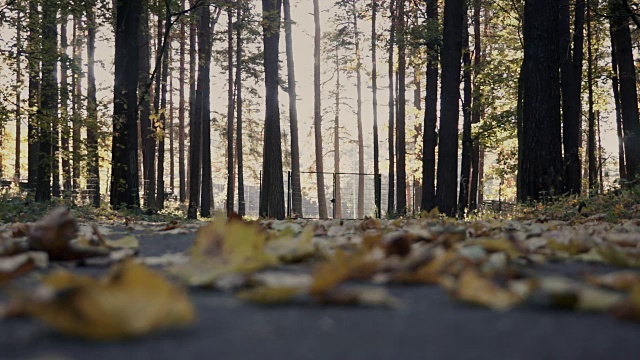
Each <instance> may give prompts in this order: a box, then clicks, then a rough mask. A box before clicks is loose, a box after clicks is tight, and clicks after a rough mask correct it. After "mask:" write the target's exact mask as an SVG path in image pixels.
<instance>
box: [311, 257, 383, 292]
mask: <svg viewBox="0 0 640 360" xmlns="http://www.w3.org/2000/svg"><path fill="white" fill-rule="evenodd" d="M380 256H384V253H382V252H380ZM381 267H382V262H381V259H380V258H378V257H377V252H375V251H372V252H368V253H356V254H352V255H349V254H347V253H345V252H344V251H342V250H340V249H338V250H337V251H336V253H335V254H334V256H333V258H330V259H328V260H327V261H325V262H322V263H320V264H318V265H317V266H316V267H315V269H314V271H313V282H312V283H311V294H314V295H317V294H320V293H325V292H327V291H329V290H332V289H334V288H335V287H336V286H337V285H338V284H340V283H342V282H344V281H347V280H350V279H362V280H365V279H370V278H371V277H372V276H373V275H374V274H375V273H376V272H378V271H379V270H380V268H381Z"/></svg>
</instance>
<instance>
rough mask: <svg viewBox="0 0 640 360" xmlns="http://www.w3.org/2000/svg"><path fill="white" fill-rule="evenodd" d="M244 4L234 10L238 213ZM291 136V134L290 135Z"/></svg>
mask: <svg viewBox="0 0 640 360" xmlns="http://www.w3.org/2000/svg"><path fill="white" fill-rule="evenodd" d="M245 8H246V5H245V4H240V6H238V9H237V10H236V11H237V13H236V107H237V108H236V110H237V114H236V126H237V130H236V149H237V153H238V161H237V163H238V214H239V215H240V216H244V215H245V204H244V169H243V166H244V164H243V160H244V156H243V149H242V115H243V114H242V66H243V60H242V47H243V42H242V28H243V26H244V21H243V20H244V19H243V15H244V9H245ZM291 136H292V137H293V135H291Z"/></svg>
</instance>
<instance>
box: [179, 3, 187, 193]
mask: <svg viewBox="0 0 640 360" xmlns="http://www.w3.org/2000/svg"><path fill="white" fill-rule="evenodd" d="M181 4H182V7H181V10H182V11H184V10H186V0H182V2H181ZM186 42H187V25H186V21H184V20H183V21H181V22H180V69H179V75H178V76H179V81H178V83H179V84H180V85H179V97H180V98H179V99H178V178H179V183H180V190H179V200H180V202H181V203H184V202H185V201H186V199H187V191H186V177H185V152H184V150H185V141H186V139H185V136H184V135H185V126H184V125H185V124H184V118H185V93H184V83H185V81H186V77H185V75H186V74H185V65H186V62H185V57H186V47H187V46H186Z"/></svg>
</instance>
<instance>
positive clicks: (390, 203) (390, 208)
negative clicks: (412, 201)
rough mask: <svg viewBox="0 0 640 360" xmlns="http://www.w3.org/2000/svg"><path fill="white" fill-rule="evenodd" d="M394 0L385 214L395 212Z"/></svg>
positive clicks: (392, 3) (391, 1)
mask: <svg viewBox="0 0 640 360" xmlns="http://www.w3.org/2000/svg"><path fill="white" fill-rule="evenodd" d="M395 2H396V0H389V8H390V9H389V10H390V11H389V12H390V13H391V26H390V28H389V60H388V63H389V69H388V77H389V186H388V188H389V191H388V194H387V195H388V198H387V216H391V215H393V214H395V212H396V206H395V186H394V184H395V181H396V179H395V142H394V131H395V111H396V110H395V97H394V94H393V88H394V83H393V75H394V71H393V63H394V60H395V59H394V56H393V47H394V46H395V42H396V40H395V36H396V9H395Z"/></svg>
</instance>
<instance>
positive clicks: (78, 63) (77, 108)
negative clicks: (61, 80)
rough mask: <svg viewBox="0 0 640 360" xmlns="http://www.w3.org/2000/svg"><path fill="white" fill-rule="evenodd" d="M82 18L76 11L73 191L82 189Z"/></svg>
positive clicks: (72, 78)
mask: <svg viewBox="0 0 640 360" xmlns="http://www.w3.org/2000/svg"><path fill="white" fill-rule="evenodd" d="M81 23H82V19H81V16H80V12H79V11H76V12H74V14H73V40H72V42H73V66H72V68H71V89H72V92H73V96H72V97H71V106H72V108H73V113H72V114H71V122H72V135H71V140H72V145H73V155H72V156H71V158H72V162H73V166H72V174H71V177H72V178H73V179H72V182H71V186H72V189H73V192H76V191H78V190H79V189H80V168H81V161H82V160H81V159H82V145H81V143H82V139H81V128H82V126H81V125H82V116H81V114H80V112H81V109H82V70H81V69H82V36H80V32H81V30H82V29H81Z"/></svg>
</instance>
